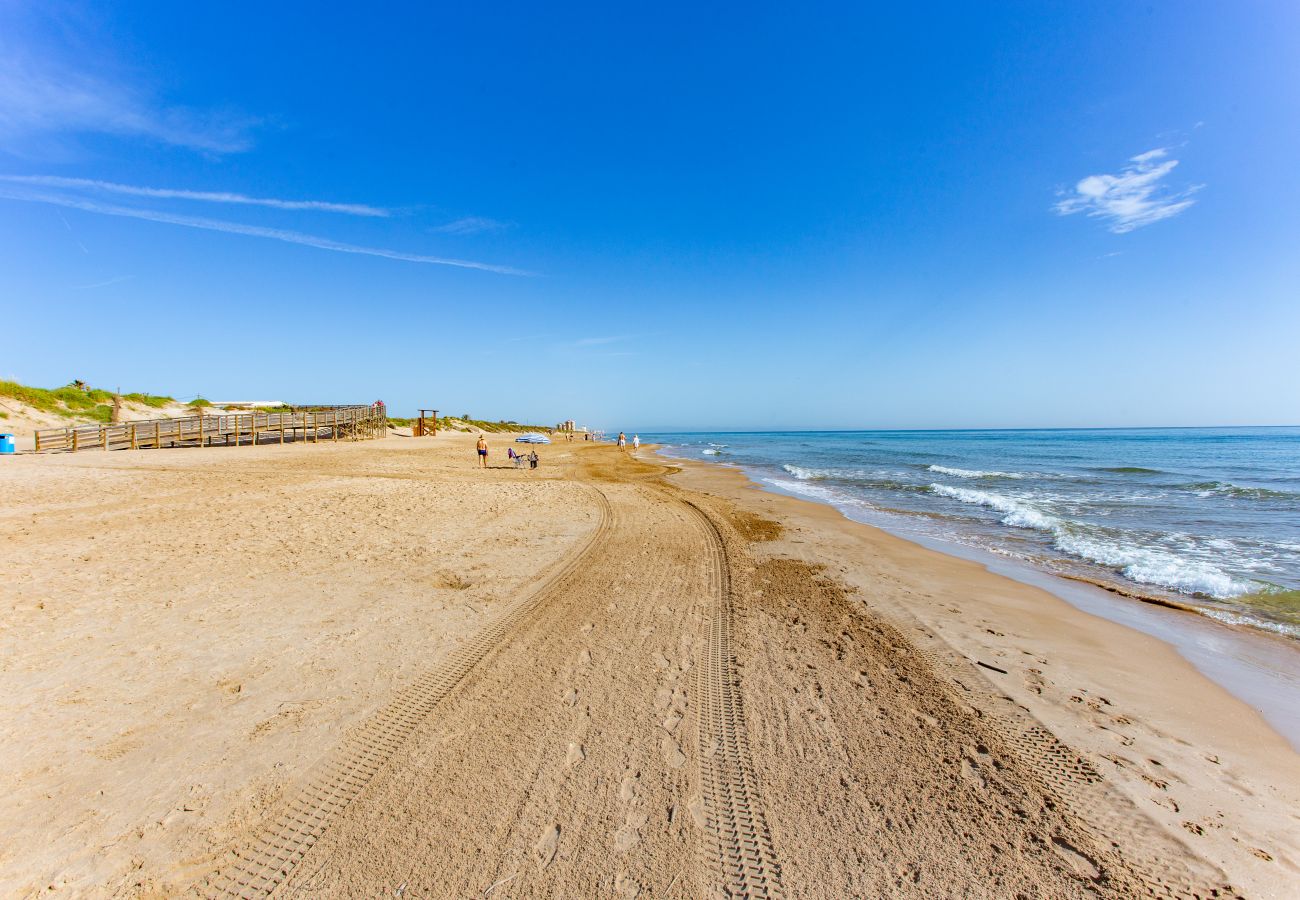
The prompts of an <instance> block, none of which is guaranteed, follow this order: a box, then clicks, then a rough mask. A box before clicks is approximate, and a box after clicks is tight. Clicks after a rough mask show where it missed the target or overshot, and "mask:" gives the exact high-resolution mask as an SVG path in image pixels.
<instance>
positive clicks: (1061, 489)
mask: <svg viewBox="0 0 1300 900" xmlns="http://www.w3.org/2000/svg"><path fill="white" fill-rule="evenodd" d="M629 434H630V433H629ZM641 439H642V440H643V441H653V442H655V443H658V444H661V445H662V450H661V452H662V453H664V454H665V455H668V456H678V457H685V458H689V459H697V460H702V461H708V462H713V463H718V464H725V465H731V466H736V467H739V468H741V469H742V470H744V471H745V472H746V473H747V474H748V475H749V476H750V477H751V478H752V479H753V480H754V481H756V482H757V483H759V484H760V485H762V486H764V487H767V488H769V489H772V490H776V491H781V492H784V493H788V494H793V495H796V496H800V497H805V498H808V499H812V500H817V501H820V502H823V503H828V504H830V505H832V506H835V507H836V508H838V509H840V510H841V511H842V512H844V513H845V514H846V515H847V516H849V517H850V518H853V519H856V520H859V521H862V522H866V523H869V524H872V525H877V526H880V527H883V528H885V529H887V530H889V531H892V532H894V533H897V534H900V535H902V536H904V537H918V538H929V539H934V540H939V541H943V542H955V543H959V544H964V545H967V546H971V547H976V548H979V549H981V550H984V551H988V552H991V553H994V554H998V555H1000V556H1005V557H1010V558H1013V559H1016V560H1019V561H1022V562H1025V563H1029V564H1031V565H1034V566H1037V567H1040V568H1043V569H1046V570H1048V571H1050V572H1054V573H1057V574H1062V575H1071V576H1074V577H1077V578H1082V579H1085V580H1088V581H1093V582H1096V583H1099V584H1102V585H1106V586H1110V587H1114V588H1118V589H1119V590H1121V591H1125V592H1128V593H1131V594H1138V595H1144V596H1152V597H1158V598H1163V599H1167V600H1174V601H1176V602H1179V603H1181V604H1184V605H1188V606H1195V607H1197V608H1198V609H1199V610H1200V611H1202V612H1204V613H1205V614H1207V615H1209V616H1212V617H1214V618H1217V619H1220V620H1221V621H1225V622H1229V623H1232V624H1240V625H1249V626H1253V627H1255V628H1259V629H1264V630H1267V631H1271V632H1274V633H1277V634H1280V635H1283V636H1286V637H1290V638H1293V639H1300V427H1287V428H1167V429H1166V428H1152V429H1068V430H991V431H851V432H850V431H827V432H743V433H741V432H710V433H703V432H677V433H666V432H658V433H642V434H641Z"/></svg>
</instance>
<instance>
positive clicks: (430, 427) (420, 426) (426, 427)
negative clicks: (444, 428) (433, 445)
mask: <svg viewBox="0 0 1300 900" xmlns="http://www.w3.org/2000/svg"><path fill="white" fill-rule="evenodd" d="M437 433H438V411H437V410H436V409H422V410H420V417H419V418H418V419H416V420H415V421H414V422H412V423H411V436H412V437H433V436H434V435H435V434H437Z"/></svg>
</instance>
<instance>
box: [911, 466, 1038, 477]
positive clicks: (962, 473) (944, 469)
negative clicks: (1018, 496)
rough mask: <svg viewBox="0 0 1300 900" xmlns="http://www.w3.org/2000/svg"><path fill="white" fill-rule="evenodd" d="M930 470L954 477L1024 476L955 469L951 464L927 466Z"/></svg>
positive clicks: (1020, 474) (1019, 473)
mask: <svg viewBox="0 0 1300 900" xmlns="http://www.w3.org/2000/svg"><path fill="white" fill-rule="evenodd" d="M928 468H929V470H930V471H931V472H937V473H939V474H940V475H951V476H953V477H954V478H1025V477H1027V476H1025V475H1024V473H1022V472H982V471H980V470H979V469H956V468H953V467H951V466H929V467H928Z"/></svg>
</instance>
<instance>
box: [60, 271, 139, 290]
mask: <svg viewBox="0 0 1300 900" xmlns="http://www.w3.org/2000/svg"><path fill="white" fill-rule="evenodd" d="M134 277H135V276H134V275H119V276H117V277H116V278H110V279H108V280H107V281H97V282H95V283H94V284H78V285H74V286H73V288H72V289H73V290H74V291H93V290H94V289H95V288H102V287H108V286H109V285H112V284H121V283H122V282H124V281H130V280H131V279H132V278H134Z"/></svg>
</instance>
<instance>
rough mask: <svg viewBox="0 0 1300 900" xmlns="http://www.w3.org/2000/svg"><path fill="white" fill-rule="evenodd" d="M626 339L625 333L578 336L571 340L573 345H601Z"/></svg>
mask: <svg viewBox="0 0 1300 900" xmlns="http://www.w3.org/2000/svg"><path fill="white" fill-rule="evenodd" d="M625 340H627V335H624V334H620V335H614V336H612V337H585V338H578V340H576V341H574V342H573V345H572V346H574V347H602V346H604V345H605V344H616V343H618V342H619V341H625Z"/></svg>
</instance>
